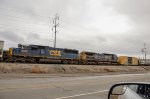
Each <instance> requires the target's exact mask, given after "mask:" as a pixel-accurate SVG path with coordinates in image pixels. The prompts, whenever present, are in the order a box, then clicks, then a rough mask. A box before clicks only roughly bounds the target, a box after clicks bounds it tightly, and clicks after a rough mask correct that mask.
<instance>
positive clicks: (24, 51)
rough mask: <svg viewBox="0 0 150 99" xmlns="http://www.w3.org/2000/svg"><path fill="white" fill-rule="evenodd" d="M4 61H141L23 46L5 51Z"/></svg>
mask: <svg viewBox="0 0 150 99" xmlns="http://www.w3.org/2000/svg"><path fill="white" fill-rule="evenodd" d="M3 61H4V62H21V63H56V64H83V65H139V59H138V58H135V57H127V56H117V55H115V54H108V53H96V52H87V51H82V52H80V53H79V51H78V50H76V49H67V48H54V47H49V46H41V45H22V44H18V47H17V48H9V50H7V51H3Z"/></svg>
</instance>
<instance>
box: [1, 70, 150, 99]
mask: <svg viewBox="0 0 150 99" xmlns="http://www.w3.org/2000/svg"><path fill="white" fill-rule="evenodd" d="M119 82H150V74H149V73H145V74H117V75H102V76H80V77H49V76H46V77H24V78H21V77H19V78H7V77H6V78H0V99H107V93H108V90H109V88H110V87H111V86H112V85H113V84H115V83H119Z"/></svg>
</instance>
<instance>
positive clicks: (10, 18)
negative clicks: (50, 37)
mask: <svg viewBox="0 0 150 99" xmlns="http://www.w3.org/2000/svg"><path fill="white" fill-rule="evenodd" d="M0 16H4V17H5V18H6V17H7V19H8V20H14V21H20V22H25V23H33V24H38V23H40V24H41V23H42V24H43V25H48V24H49V23H48V22H31V20H29V19H28V20H27V19H25V18H22V17H16V16H12V15H8V14H5V15H4V14H3V15H1V14H0ZM18 19H19V20H18ZM20 19H21V20H20ZM27 21H30V22H27Z"/></svg>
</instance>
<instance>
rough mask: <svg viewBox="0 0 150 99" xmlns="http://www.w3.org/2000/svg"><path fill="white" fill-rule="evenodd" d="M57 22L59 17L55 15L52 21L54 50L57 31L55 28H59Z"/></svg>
mask: <svg viewBox="0 0 150 99" xmlns="http://www.w3.org/2000/svg"><path fill="white" fill-rule="evenodd" d="M58 20H59V16H58V15H57V14H56V15H55V18H54V19H53V24H54V26H53V27H54V33H55V38H54V48H56V33H57V32H58V31H57V27H58V26H59V23H57V21H58ZM53 27H52V31H53Z"/></svg>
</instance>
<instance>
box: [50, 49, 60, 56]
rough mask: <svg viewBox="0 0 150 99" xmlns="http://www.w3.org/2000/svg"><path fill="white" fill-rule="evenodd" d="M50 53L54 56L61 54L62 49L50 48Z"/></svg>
mask: <svg viewBox="0 0 150 99" xmlns="http://www.w3.org/2000/svg"><path fill="white" fill-rule="evenodd" d="M49 52H50V55H52V56H61V51H58V50H50V51H49Z"/></svg>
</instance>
